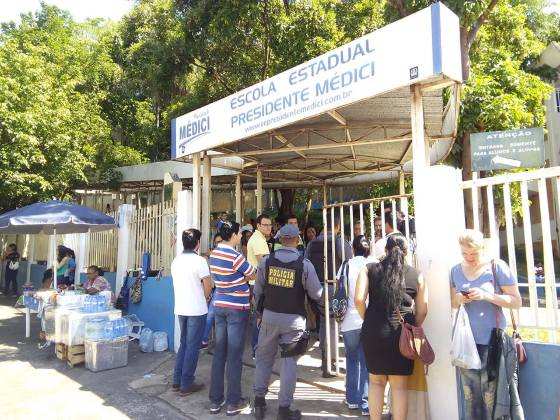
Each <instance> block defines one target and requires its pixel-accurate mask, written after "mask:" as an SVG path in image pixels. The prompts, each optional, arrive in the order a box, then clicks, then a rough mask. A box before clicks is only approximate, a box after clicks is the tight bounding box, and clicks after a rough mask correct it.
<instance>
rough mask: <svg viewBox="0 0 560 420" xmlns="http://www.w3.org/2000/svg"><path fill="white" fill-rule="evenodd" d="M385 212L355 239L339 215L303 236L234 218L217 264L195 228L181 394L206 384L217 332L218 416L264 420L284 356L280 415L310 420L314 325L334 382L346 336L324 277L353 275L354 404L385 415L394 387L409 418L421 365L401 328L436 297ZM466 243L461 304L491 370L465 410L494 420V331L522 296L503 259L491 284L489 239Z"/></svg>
mask: <svg viewBox="0 0 560 420" xmlns="http://www.w3.org/2000/svg"><path fill="white" fill-rule="evenodd" d="M384 216H385V217H384V218H383V219H382V218H380V217H377V218H376V219H375V223H374V232H373V238H371V239H370V238H368V237H366V236H365V235H363V234H362V232H363V227H362V226H361V225H360V224H357V226H353V227H352V228H354V229H355V230H354V232H353V233H354V235H353V236H354V238H353V241H352V243H350V242H349V241H348V240H347V239H346V238H344V237H342V235H341V229H340V228H341V225H340V220H339V219H338V218H337V217H335V218H334V223H333V224H332V226H330V229H322V230H321V229H318V227H316V226H313V225H308V226H305V227H304V228H303V229H301V230H300V227H299V225H298V220H297V218H296V217H295V216H294V215H287V216H284V217H282V216H281V217H279V218H277V219H276V220H274V221H273V219H272V218H271V217H269V216H267V215H264V214H263V215H259V216H258V217H257V218H256V219H255V220H254V221H247V223H245V224H244V225H243V226H241V225H240V224H238V223H236V222H231V221H228V220H227V219H225V218H224V219H220V221H219V227H218V233H217V234H216V236H215V237H214V241H213V249H212V251H211V252H210V254H209V256H208V258H207V260H206V259H205V258H204V257H202V256H200V255H199V254H198V251H199V248H200V237H201V233H200V232H199V231H198V230H196V229H188V230H186V231H185V232H184V233H183V237H182V241H183V247H184V253H183V254H182V255H180V256H178V257H177V258H176V259H175V261H174V262H173V265H172V275H173V284H174V288H175V312H176V314H177V315H179V317H180V324H181V343H180V350H179V354H178V357H177V364H176V367H175V372H174V376H173V378H174V383H173V388H174V389H175V390H176V391H177V392H179V393H180V394H181V395H183V396H187V395H190V394H192V393H194V392H198V391H200V390H201V389H203V388H204V384H202V383H200V382H197V381H195V372H196V364H197V360H198V352H199V350H200V349H201V348H204V347H206V346H208V345H209V341H210V336H211V330H212V329H214V336H215V339H214V343H213V345H214V357H213V360H212V373H211V377H210V382H209V399H210V412H211V413H213V414H216V413H219V412H221V411H222V410H224V409H225V411H226V414H227V415H230V416H231V415H236V414H238V413H240V412H241V411H243V410H245V409H246V408H248V407H249V406H252V411H253V413H254V417H255V418H257V419H263V418H264V417H265V413H266V411H267V406H266V399H265V396H266V394H267V392H268V386H269V383H270V376H271V372H272V367H273V364H274V362H275V359H276V356H277V352H278V349H280V358H281V360H282V362H281V367H280V391H279V395H278V417H277V418H278V419H281V420H282V419H289V420H292V419H299V418H301V412H300V411H299V410H297V409H296V408H294V407H293V400H294V391H295V387H296V378H297V372H296V370H297V359H298V357H299V356H301V355H302V354H304V353H305V352H306V350H307V348H308V345H309V340H310V330H311V331H313V330H314V329H315V330H316V331H318V336H319V341H320V348H321V352H322V371H323V376H324V377H329V376H332V374H331V372H332V370H333V368H334V363H336V358H337V357H338V352H337V347H336V345H337V344H338V337H337V336H335V335H334V331H335V329H334V328H333V326H334V319H333V318H330V319H329V320H330V322H329V324H330V328H329V331H327V327H326V325H327V322H326V321H327V319H326V317H328V316H331V317H332V314H330V312H328V311H327V310H325V306H324V302H325V299H324V293H325V289H326V287H328V288H329V296H331V297H332V296H333V295H334V293H335V290H334V288H333V286H332V284H333V283H334V282H331V281H329V283H328V284H327V285H325V279H329V280H334V279H340V278H341V276H344V279H345V284H346V288H347V290H346V292H347V298H348V308H347V311H346V314H345V315H344V319H343V320H342V322H341V324H340V332H341V334H342V340H343V342H344V347H345V356H346V400H345V403H346V405H347V406H348V408H349V409H351V410H359V411H360V412H361V414H362V415H364V416H370V418H372V419H381V415H382V412H383V407H384V396H385V388H386V386H387V385H389V387H390V392H391V412H392V416H393V417H392V418H393V419H397V420H399V419H406V418H407V410H408V401H407V392H408V388H407V380H408V378H409V377H410V375H411V374H412V372H413V361H412V360H410V359H408V358H406V357H404V356H403V355H402V354H401V352H400V351H399V337H400V330H401V325H402V323H403V322H406V323H409V324H411V325H416V326H421V325H422V323H423V321H424V320H425V318H426V316H427V313H428V293H427V287H426V283H425V281H424V279H423V277H422V274H421V273H420V272H418V271H417V270H416V269H415V268H414V267H412V265H411V264H410V263H409V261H410V259H409V258H408V257H409V254H410V252H411V249H410V244H409V241H407V239H406V238H405V235H404V234H403V233H404V231H405V230H407V229H405V228H406V227H405V226H403V225H402V223H401V222H402V220H403V218H402V217H396V219H397V223H398V225H397V227H396V228H394V226H393V224H394V223H393V222H394V219H393V216H392V214H391V213H390V212H387V213H386V214H385V215H384ZM382 220H384V221H385V228H384V229H382V226H381V223H382V222H381V221H382ZM399 224H400V225H399ZM410 228H411V226H409V231H410ZM345 230H346V231H348V230H347V229H345ZM382 231H384V233H385V235H384V236H382V234H381V232H382ZM333 236H334V240H333ZM325 241H326V242H327V255H326V260H327V261H326V264H325ZM333 244H334V248H335V249H334V252H333V250H332V247H333ZM459 244H460V246H461V249H462V252H463V258H464V260H463V261H462V262H461V263H459V264H457V266H455V267H453V269H452V271H451V276H450V282H451V283H450V287H451V293H452V296H453V305H454V306H457V305H465V307H466V308H467V311H469V312H472V313H473V316H472V330H473V333H474V335H475V338H476V343H477V348H478V350H479V352H480V357H481V359H482V360H484V362H485V365H484V366H483V367H482V369H480V370H470V369H469V370H466V369H461V370H460V377H461V383H462V387H463V392H464V393H465V396H467V397H466V398H465V401H464V405H465V407H464V408H465V412H466V418H467V419H490V418H491V414H490V413H491V412H490V411H489V410H490V405H491V403H489V401H493V400H491V399H490V398H489V395H490V394H492V395H495V393H496V392H503V390H500V389H496V386H495V383H494V382H492V384H490V383H489V380H488V377H487V375H486V366H487V363H488V362H487V361H488V352H489V350H488V348H489V341H490V334H491V331H492V329H493V328H494V327H495V326H496V321H495V319H496V314H497V313H499V314H501V315H500V317H499V318H498V321H499V322H498V326H499V327H501V328H503V327H504V324H505V320H504V319H503V314H502V313H501V310H499V309H497V308H499V307H506V308H516V307H519V305H520V302H521V301H520V296H519V290H518V287H517V284H516V279H515V278H513V276H512V275H511V272H510V271H509V269H508V267H507V265H506V264H505V263H504V262H502V261H500V262H499V263H498V264H497V267H498V268H497V274H496V275H497V284H495V283H493V282H492V281H491V275H492V270H491V262H490V260H489V259H488V258H487V257H486V256H485V254H484V253H483V251H482V250H483V247H482V244H483V239H482V234H480V233H479V232H474V231H466V232H465V233H464V234H463V235H462V236H461V238H459ZM333 258H334V259H335V261H334V263H335V264H334V265H335V266H336V267H339V270H338V272H337V273H335V272H333V261H332V259H333ZM325 267H326V268H327V273H325ZM474 314H477V316H474ZM327 334H330V343H331V349H330V352H329V351H328V350H327V341H328V340H327V339H326V337H327ZM247 336H249V337H248V339H250V341H251V347H252V350H253V356H254V358H255V366H256V369H255V376H254V381H253V393H254V396H253V400H252V401H249V400H248V399H246V398H244V396H243V395H242V392H241V379H242V371H243V363H242V358H243V353H244V349H245V345H246V338H247ZM329 353H330V356H331V358H330V360H329V358H328V354H329ZM492 386H494V388H492ZM224 407H225V408H224Z"/></svg>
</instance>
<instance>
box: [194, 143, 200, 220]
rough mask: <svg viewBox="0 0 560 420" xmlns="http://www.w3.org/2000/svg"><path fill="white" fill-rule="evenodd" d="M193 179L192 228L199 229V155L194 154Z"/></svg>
mask: <svg viewBox="0 0 560 420" xmlns="http://www.w3.org/2000/svg"><path fill="white" fill-rule="evenodd" d="M192 164H193V178H192V192H193V196H192V205H193V214H194V220H193V223H194V227H195V228H197V229H200V154H198V153H196V154H194V155H193V158H192Z"/></svg>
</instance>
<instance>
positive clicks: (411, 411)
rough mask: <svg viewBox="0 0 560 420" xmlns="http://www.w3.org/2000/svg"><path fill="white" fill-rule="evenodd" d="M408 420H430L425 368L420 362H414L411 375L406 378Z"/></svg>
mask: <svg viewBox="0 0 560 420" xmlns="http://www.w3.org/2000/svg"><path fill="white" fill-rule="evenodd" d="M407 389H408V418H409V419H415V420H430V419H431V417H430V404H429V401H428V383H427V381H426V368H425V365H424V363H422V361H421V360H419V359H415V360H414V369H413V371H412V375H410V376H409V377H408V384H407Z"/></svg>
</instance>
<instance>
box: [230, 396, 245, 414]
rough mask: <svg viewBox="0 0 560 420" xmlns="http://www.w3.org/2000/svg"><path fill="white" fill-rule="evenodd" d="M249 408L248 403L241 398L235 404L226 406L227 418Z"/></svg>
mask: <svg viewBox="0 0 560 420" xmlns="http://www.w3.org/2000/svg"><path fill="white" fill-rule="evenodd" d="M248 407H249V402H248V401H247V400H245V398H241V399H240V400H239V402H238V403H237V404H229V405H228V406H227V411H226V415H227V416H237V415H238V414H239V413H241V412H242V411H243V410H245V409H246V408H248Z"/></svg>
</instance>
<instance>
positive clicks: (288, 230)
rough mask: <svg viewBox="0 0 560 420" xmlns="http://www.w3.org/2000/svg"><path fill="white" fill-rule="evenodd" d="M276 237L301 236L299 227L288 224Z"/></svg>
mask: <svg viewBox="0 0 560 420" xmlns="http://www.w3.org/2000/svg"><path fill="white" fill-rule="evenodd" d="M276 236H277V237H278V238H296V237H298V236H299V229H298V227H297V226H294V225H291V224H289V223H287V224H285V225H284V226H282V227H281V228H280V230H279V231H278V234H277V235H276Z"/></svg>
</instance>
